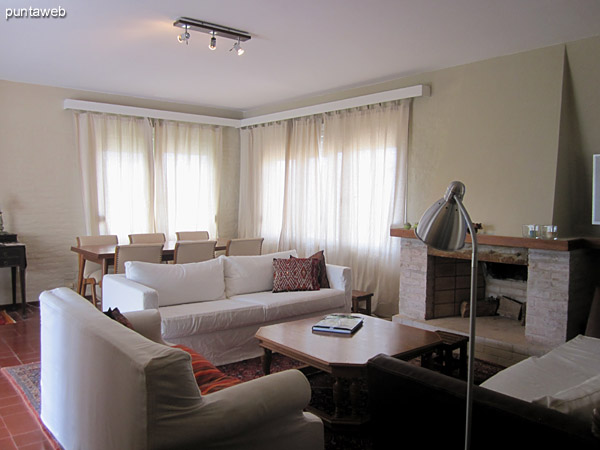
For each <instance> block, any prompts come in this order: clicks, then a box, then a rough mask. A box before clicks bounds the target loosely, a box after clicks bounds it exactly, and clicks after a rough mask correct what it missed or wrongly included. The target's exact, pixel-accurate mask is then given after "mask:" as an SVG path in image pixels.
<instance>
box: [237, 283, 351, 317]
mask: <svg viewBox="0 0 600 450" xmlns="http://www.w3.org/2000/svg"><path fill="white" fill-rule="evenodd" d="M345 299H346V297H345V293H344V291H341V290H338V289H320V290H318V291H291V292H280V293H273V292H253V293H251V294H243V295H236V296H235V297H232V299H231V300H237V301H239V302H240V303H247V304H253V305H260V306H261V307H262V308H263V309H264V314H265V320H266V321H268V322H270V321H274V320H283V319H289V318H292V317H299V316H303V315H305V314H318V313H320V312H324V311H333V310H339V311H343V310H344V305H345Z"/></svg>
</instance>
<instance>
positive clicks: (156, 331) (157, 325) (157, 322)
mask: <svg viewBox="0 0 600 450" xmlns="http://www.w3.org/2000/svg"><path fill="white" fill-rule="evenodd" d="M119 311H120V310H119ZM123 315H124V316H125V317H127V320H129V322H131V325H132V326H133V329H134V330H135V331H136V332H138V333H139V334H141V335H142V336H144V337H145V338H148V339H150V340H151V341H154V342H158V343H159V344H163V345H168V344H167V343H166V342H165V341H164V340H163V338H162V335H161V332H160V331H161V319H160V312H159V311H158V309H146V310H142V311H129V312H126V313H124V314H123Z"/></svg>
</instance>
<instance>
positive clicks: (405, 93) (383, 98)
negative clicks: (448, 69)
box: [241, 84, 431, 127]
mask: <svg viewBox="0 0 600 450" xmlns="http://www.w3.org/2000/svg"><path fill="white" fill-rule="evenodd" d="M430 95H431V87H430V86H428V85H425V84H418V85H415V86H409V87H405V88H400V89H394V90H391V91H384V92H377V93H375V94H368V95H361V96H359V97H352V98H347V99H344V100H337V101H333V102H328V103H320V104H318V105H313V106H306V107H304V108H297V109H290V110H287V111H281V112H277V113H273V114H265V115H262V116H257V117H250V118H248V119H242V120H241V126H242V127H248V126H252V125H259V124H262V123H267V122H276V121H278V120H286V119H294V118H296V117H304V116H312V115H314V114H323V113H328V112H332V111H340V110H342V109H349V108H358V107H361V106H367V105H374V104H376V103H385V102H391V101H394V100H402V99H405V98H414V97H429V96H430Z"/></svg>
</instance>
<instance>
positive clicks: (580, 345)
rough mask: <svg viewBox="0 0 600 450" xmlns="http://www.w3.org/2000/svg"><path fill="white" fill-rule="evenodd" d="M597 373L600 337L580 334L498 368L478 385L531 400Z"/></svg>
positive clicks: (599, 369) (565, 387)
mask: <svg viewBox="0 0 600 450" xmlns="http://www.w3.org/2000/svg"><path fill="white" fill-rule="evenodd" d="M574 367H576V368H577V370H574V369H573V368H574ZM599 373H600V339H596V338H592V337H588V336H582V335H579V336H577V337H575V338H573V339H571V340H570V341H568V342H565V343H564V344H562V345H560V346H558V347H556V348H554V349H552V350H550V351H549V352H548V353H546V354H545V355H543V356H540V357H530V358H527V359H525V360H523V361H521V362H518V363H517V364H514V365H512V366H510V367H507V368H506V369H504V370H501V371H500V372H498V373H497V374H496V375H494V376H493V377H491V378H489V379H487V380H486V381H484V382H483V383H482V384H481V386H482V387H485V388H487V389H491V390H493V391H496V392H501V393H503V394H506V395H510V396H512V397H516V398H520V399H521V400H525V401H527V402H531V401H533V400H535V399H537V398H540V397H543V396H545V395H554V394H556V393H558V392H561V391H564V390H565V389H568V388H570V387H572V386H575V385H578V384H580V383H583V382H584V381H586V380H587V379H589V378H591V377H594V376H596V375H598V374H599Z"/></svg>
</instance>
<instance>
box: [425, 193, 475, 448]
mask: <svg viewBox="0 0 600 450" xmlns="http://www.w3.org/2000/svg"><path fill="white" fill-rule="evenodd" d="M464 195H465V185H464V184H462V183H461V182H460V181H453V182H452V183H450V185H449V186H448V189H446V194H445V195H444V198H441V199H439V200H438V201H437V202H436V203H435V204H433V205H432V206H431V207H430V208H429V209H428V210H427V211H425V213H424V214H423V217H422V218H421V220H420V221H419V224H418V226H417V230H416V235H417V237H418V238H419V239H420V240H422V241H423V242H424V243H425V244H426V245H428V246H431V247H433V248H435V249H438V250H442V251H454V250H458V249H461V248H463V247H464V245H465V238H466V235H467V230H469V232H470V233H471V242H472V248H473V254H472V257H471V302H470V307H471V308H470V313H469V368H468V376H467V411H466V420H465V449H469V448H470V447H471V419H472V407H473V398H472V392H473V373H474V369H473V361H474V359H475V317H476V316H477V236H476V234H475V230H474V228H473V223H472V222H471V218H470V217H469V213H468V212H467V210H466V209H465V207H464V206H463V204H462V199H463V197H464Z"/></svg>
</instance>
